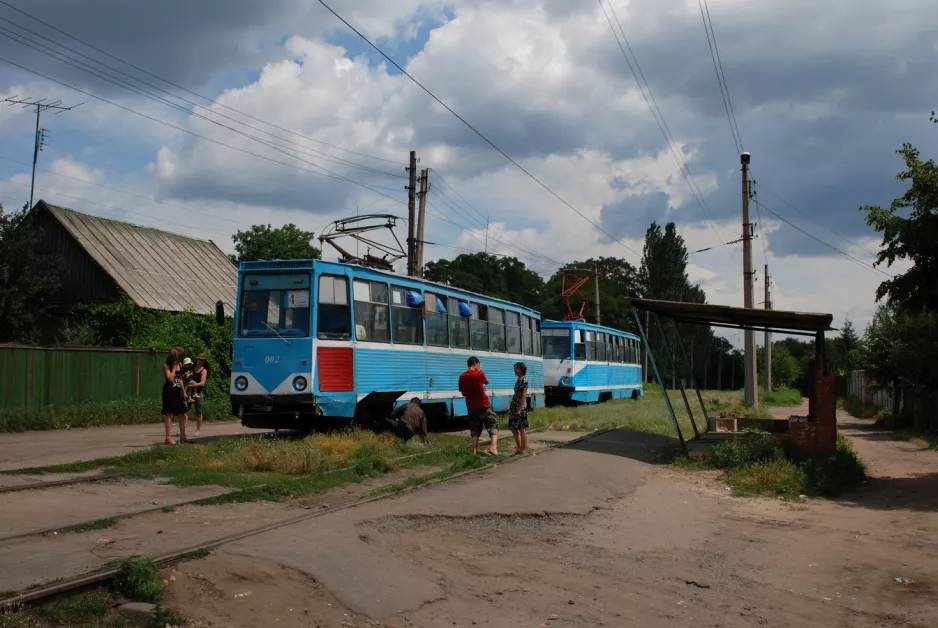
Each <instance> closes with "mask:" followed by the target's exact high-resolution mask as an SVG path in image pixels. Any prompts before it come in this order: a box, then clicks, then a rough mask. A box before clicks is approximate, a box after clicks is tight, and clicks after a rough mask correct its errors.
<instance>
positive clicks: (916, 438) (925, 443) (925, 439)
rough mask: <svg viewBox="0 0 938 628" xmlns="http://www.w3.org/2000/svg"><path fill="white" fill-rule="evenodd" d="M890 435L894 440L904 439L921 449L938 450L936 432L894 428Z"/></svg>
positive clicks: (937, 433)
mask: <svg viewBox="0 0 938 628" xmlns="http://www.w3.org/2000/svg"><path fill="white" fill-rule="evenodd" d="M892 437H893V438H895V439H896V440H904V441H907V442H910V443H913V444H915V445H918V446H919V447H921V448H922V449H931V450H933V451H938V432H919V431H917V430H914V429H911V428H909V429H904V430H896V431H895V432H893V433H892Z"/></svg>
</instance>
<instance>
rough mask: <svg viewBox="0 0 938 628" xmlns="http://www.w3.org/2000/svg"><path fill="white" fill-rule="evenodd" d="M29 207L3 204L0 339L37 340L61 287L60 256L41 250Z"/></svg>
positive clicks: (0, 211)
mask: <svg viewBox="0 0 938 628" xmlns="http://www.w3.org/2000/svg"><path fill="white" fill-rule="evenodd" d="M28 220H29V213H28V212H27V211H25V210H24V211H19V212H13V213H9V212H4V210H3V206H2V205H0V342H37V341H38V340H39V338H40V337H41V325H42V322H43V320H45V319H46V318H47V317H48V315H49V307H50V305H51V298H52V297H53V295H54V294H55V293H56V291H58V289H59V285H60V281H59V275H60V273H59V270H60V268H61V260H59V259H58V258H56V257H53V256H51V255H48V254H43V253H41V252H40V248H39V247H40V243H41V233H39V232H38V231H37V230H36V229H34V228H32V225H30V224H29V223H28Z"/></svg>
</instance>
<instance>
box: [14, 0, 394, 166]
mask: <svg viewBox="0 0 938 628" xmlns="http://www.w3.org/2000/svg"><path fill="white" fill-rule="evenodd" d="M0 4H2V5H5V6H7V7H9V8H10V9H13V10H14V11H16V12H17V13H20V14H22V15H24V16H26V17H28V18H29V19H31V20H33V21H35V22H38V23H39V24H42V25H43V26H45V27H47V28H50V29H52V30H54V31H56V32H57V33H60V34H62V35H65V36H66V37H68V38H69V39H71V40H73V41H77V42H78V43H80V44H82V45H83V46H86V47H88V48H90V49H91V50H94V51H96V52H99V53H101V54H103V55H105V56H107V57H109V58H111V59H114V60H115V61H119V62H120V63H123V64H124V65H126V66H128V67H131V68H133V69H135V70H137V71H138V72H143V73H144V74H146V75H147V76H150V77H152V78H155V79H157V80H159V81H162V82H163V83H166V84H167V85H169V86H171V87H175V88H176V89H180V90H182V91H184V92H186V93H188V94H192V95H193V96H195V97H197V98H201V99H202V100H204V101H206V102H209V103H211V104H213V105H218V106H219V107H223V108H225V109H227V110H228V111H232V112H234V113H237V114H239V115H242V116H244V117H246V118H249V119H251V120H254V121H255V122H260V123H262V124H266V125H268V126H270V127H272V128H275V129H278V130H280V131H284V132H286V133H290V134H292V135H295V136H297V137H301V138H303V139H306V140H309V141H311V142H315V143H316V144H320V145H322V146H327V147H329V148H334V149H336V150H341V151H344V152H347V153H349V154H352V155H358V156H359V157H366V158H368V159H374V160H377V161H383V162H386V163H391V164H395V165H398V166H406V165H407V164H404V163H401V162H397V161H393V160H391V159H385V158H383V157H376V156H374V155H369V154H367V153H360V152H356V151H354V150H351V149H348V148H343V147H341V146H337V145H335V144H329V143H328V142H323V141H321V140H318V139H315V138H313V137H309V136H306V135H303V134H302V133H299V132H297V131H292V130H290V129H287V128H284V127H282V126H278V125H276V124H274V123H272V122H268V121H266V120H263V119H261V118H258V117H255V116H253V115H251V114H249V113H245V112H243V111H239V110H238V109H235V108H234V107H230V106H228V105H225V104H223V103H221V102H218V101H216V100H213V99H211V98H209V97H208V96H203V95H202V94H199V93H197V92H194V91H192V90H191V89H188V88H186V87H183V86H181V85H177V84H176V83H174V82H172V81H170V80H168V79H165V78H163V77H161V76H158V75H156V74H154V73H152V72H150V71H148V70H145V69H143V68H141V67H139V66H137V65H134V64H133V63H130V62H129V61H125V60H124V59H121V58H120V57H118V56H115V55H113V54H111V53H110V52H107V51H106V50H102V49H101V48H98V47H97V46H94V45H93V44H89V43H88V42H86V41H84V40H83V39H79V38H78V37H75V36H74V35H71V34H70V33H67V32H65V31H64V30H62V29H60V28H58V27H56V26H53V25H52V24H49V23H48V22H45V21H43V20H41V19H39V18H37V17H36V16H34V15H31V14H29V13H27V12H26V11H23V10H22V9H20V8H18V7H16V6H14V5H12V4H10V3H9V2H6V0H0ZM6 21H9V20H6ZM21 28H22V27H21ZM50 41H51V40H50ZM59 45H61V44H59ZM63 47H64V46H63ZM79 54H80V53H79ZM98 63H100V62H99V61H98ZM135 80H139V79H135ZM167 93H168V92H167ZM177 98H178V96H177ZM242 124H243V123H242Z"/></svg>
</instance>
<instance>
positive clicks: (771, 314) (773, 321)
mask: <svg viewBox="0 0 938 628" xmlns="http://www.w3.org/2000/svg"><path fill="white" fill-rule="evenodd" d="M630 301H631V303H632V305H633V306H634V307H637V308H638V309H640V310H646V311H648V312H652V313H653V314H657V315H659V316H664V317H665V318H673V319H674V320H676V321H678V322H685V323H693V324H699V325H716V326H722V327H737V328H742V329H769V330H770V331H779V332H789V333H810V334H814V333H816V332H819V331H828V330H830V329H831V326H830V325H831V322H833V320H834V317H833V315H831V314H821V313H815V312H788V311H785V310H765V309H761V308H743V307H730V306H728V305H714V304H711V303H684V302H678V301H656V300H653V299H631V300H630Z"/></svg>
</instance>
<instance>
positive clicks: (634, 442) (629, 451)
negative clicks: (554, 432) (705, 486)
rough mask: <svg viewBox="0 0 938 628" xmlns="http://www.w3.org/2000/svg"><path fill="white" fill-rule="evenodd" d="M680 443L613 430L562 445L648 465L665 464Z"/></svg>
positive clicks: (643, 434)
mask: <svg viewBox="0 0 938 628" xmlns="http://www.w3.org/2000/svg"><path fill="white" fill-rule="evenodd" d="M680 445H681V444H680V442H679V441H678V440H677V438H674V437H673V436H662V435H660V434H646V433H644V432H630V431H627V430H613V431H611V432H603V433H601V434H597V435H595V436H591V437H589V438H587V439H585V440H582V441H579V442H576V443H570V444H568V445H561V447H562V448H564V449H572V450H576V451H589V452H593V453H597V454H607V455H610V456H619V457H622V458H629V459H631V460H638V461H640V462H645V463H648V464H665V463H667V462H668V460H669V459H670V456H669V453H670V452H671V451H674V450H675V449H677V448H679V447H680Z"/></svg>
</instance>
